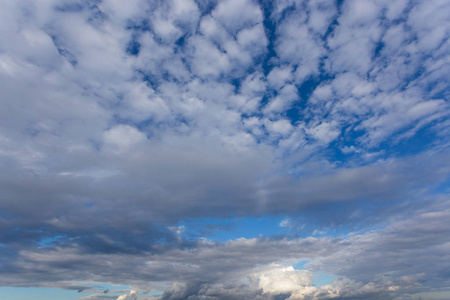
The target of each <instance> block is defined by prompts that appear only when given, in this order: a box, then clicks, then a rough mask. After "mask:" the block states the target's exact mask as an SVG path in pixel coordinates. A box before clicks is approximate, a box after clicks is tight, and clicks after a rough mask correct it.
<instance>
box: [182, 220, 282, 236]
mask: <svg viewBox="0 0 450 300" xmlns="http://www.w3.org/2000/svg"><path fill="white" fill-rule="evenodd" d="M282 220H283V218H282V217H269V216H265V217H246V218H244V217H242V218H228V219H211V218H201V219H185V220H183V221H182V222H180V223H179V224H178V226H184V229H185V230H184V232H182V233H181V234H182V235H183V236H184V237H186V238H188V239H192V240H196V239H199V238H207V239H209V240H214V241H219V242H226V241H228V240H234V239H238V238H246V239H250V238H257V237H271V236H276V235H281V234H285V233H286V230H285V229H284V228H283V227H282V226H280V222H281V221H282Z"/></svg>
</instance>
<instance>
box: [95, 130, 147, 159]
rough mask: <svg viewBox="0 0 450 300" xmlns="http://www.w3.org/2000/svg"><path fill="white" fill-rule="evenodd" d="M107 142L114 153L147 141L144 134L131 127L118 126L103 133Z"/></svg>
mask: <svg viewBox="0 0 450 300" xmlns="http://www.w3.org/2000/svg"><path fill="white" fill-rule="evenodd" d="M103 136H104V139H105V142H106V143H107V145H108V147H111V150H112V151H119V152H120V151H123V150H127V149H130V148H131V147H133V146H135V145H136V144H139V143H141V142H143V141H145V140H146V139H147V138H146V136H145V134H144V133H142V132H141V131H139V130H138V129H136V128H134V127H132V126H129V125H116V126H114V127H112V128H111V129H109V130H107V131H105V132H104V133H103Z"/></svg>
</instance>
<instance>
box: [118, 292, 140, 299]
mask: <svg viewBox="0 0 450 300" xmlns="http://www.w3.org/2000/svg"><path fill="white" fill-rule="evenodd" d="M137 299H138V293H137V292H136V291H130V294H129V295H122V296H119V297H118V298H117V300H137Z"/></svg>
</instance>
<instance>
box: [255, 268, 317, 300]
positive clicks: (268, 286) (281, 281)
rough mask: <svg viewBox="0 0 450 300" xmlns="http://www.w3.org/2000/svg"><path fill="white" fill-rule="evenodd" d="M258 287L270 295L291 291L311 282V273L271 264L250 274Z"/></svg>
mask: <svg viewBox="0 0 450 300" xmlns="http://www.w3.org/2000/svg"><path fill="white" fill-rule="evenodd" d="M251 277H252V278H255V279H254V280H256V281H257V282H258V287H259V288H261V289H263V291H264V292H265V293H269V294H272V295H278V294H286V293H292V292H294V291H296V290H298V289H299V288H301V287H304V286H309V285H311V284H312V274H311V272H309V271H305V270H295V269H294V268H293V267H292V266H289V267H283V266H277V265H274V266H271V267H269V268H267V269H265V270H264V271H262V272H260V273H256V274H253V275H252V276H251Z"/></svg>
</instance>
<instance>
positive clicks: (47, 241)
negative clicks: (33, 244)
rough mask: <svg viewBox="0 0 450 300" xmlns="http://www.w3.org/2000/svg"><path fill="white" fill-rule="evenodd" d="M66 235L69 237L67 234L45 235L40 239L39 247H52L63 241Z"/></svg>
mask: <svg viewBox="0 0 450 300" xmlns="http://www.w3.org/2000/svg"><path fill="white" fill-rule="evenodd" d="M66 237H67V236H66V235H57V236H53V237H45V238H42V239H41V240H40V241H39V243H38V246H39V248H45V247H51V246H53V245H55V244H58V243H59V242H61V240H62V239H64V238H66Z"/></svg>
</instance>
